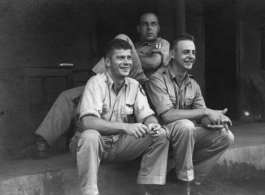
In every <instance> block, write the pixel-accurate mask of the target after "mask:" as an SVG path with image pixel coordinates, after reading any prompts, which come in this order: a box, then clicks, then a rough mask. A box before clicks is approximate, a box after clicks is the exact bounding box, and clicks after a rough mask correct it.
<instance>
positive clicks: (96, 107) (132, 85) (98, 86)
mask: <svg viewBox="0 0 265 195" xmlns="http://www.w3.org/2000/svg"><path fill="white" fill-rule="evenodd" d="M113 89H114V82H113V80H112V79H111V77H110V76H109V74H108V72H107V71H106V72H103V73H100V74H97V75H95V76H93V77H92V78H91V79H89V81H88V82H87V84H86V87H85V90H84V94H83V97H82V101H81V104H80V105H79V106H80V108H79V111H80V113H79V114H80V115H79V121H78V122H79V125H80V119H81V118H82V117H84V116H86V115H93V116H95V117H98V118H102V119H104V120H107V121H115V122H124V123H127V122H128V120H129V116H130V115H134V116H135V117H136V119H137V121H138V122H143V121H144V119H145V118H146V117H148V116H150V115H153V114H154V111H153V110H151V109H150V107H149V104H148V102H147V98H146V96H145V94H144V91H143V90H142V88H141V85H140V84H139V83H138V81H136V80H134V79H131V78H128V77H126V78H125V84H124V85H123V87H122V88H121V90H120V91H119V93H118V94H117V95H116V94H115V92H114V90H113Z"/></svg>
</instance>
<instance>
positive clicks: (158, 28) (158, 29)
mask: <svg viewBox="0 0 265 195" xmlns="http://www.w3.org/2000/svg"><path fill="white" fill-rule="evenodd" d="M159 32H160V25H159V24H158V27H157V34H158V33H159Z"/></svg>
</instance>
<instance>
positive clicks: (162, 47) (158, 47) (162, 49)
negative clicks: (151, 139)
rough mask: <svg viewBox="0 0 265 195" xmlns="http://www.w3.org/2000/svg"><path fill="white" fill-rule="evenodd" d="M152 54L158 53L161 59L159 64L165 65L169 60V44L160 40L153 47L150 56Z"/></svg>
mask: <svg viewBox="0 0 265 195" xmlns="http://www.w3.org/2000/svg"><path fill="white" fill-rule="evenodd" d="M152 53H159V54H160V55H161V57H162V63H161V64H163V65H164V64H167V63H168V62H169V60H170V56H169V43H168V42H167V41H166V40H163V39H162V40H161V42H157V43H156V44H155V46H154V48H153V49H152V50H151V51H150V54H152Z"/></svg>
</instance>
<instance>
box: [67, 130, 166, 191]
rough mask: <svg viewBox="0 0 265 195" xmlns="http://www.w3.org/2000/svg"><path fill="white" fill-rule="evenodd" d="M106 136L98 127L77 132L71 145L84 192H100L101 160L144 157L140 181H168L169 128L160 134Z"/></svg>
mask: <svg viewBox="0 0 265 195" xmlns="http://www.w3.org/2000/svg"><path fill="white" fill-rule="evenodd" d="M110 140H111V139H110V136H108V137H105V136H101V134H100V133H99V132H98V131H96V130H85V131H84V132H83V133H77V134H76V136H75V137H74V138H73V140H72V143H71V145H70V148H71V151H72V154H73V155H74V156H75V157H76V159H77V168H78V174H79V178H80V184H81V192H82V194H84V195H88V194H89V195H96V194H99V192H98V186H97V180H98V169H99V165H100V162H101V161H102V162H123V161H129V160H132V159H135V158H136V157H138V156H141V155H142V156H143V157H142V162H141V168H140V171H139V173H138V180H137V183H138V184H159V185H162V184H165V182H166V168H167V157H168V147H169V140H168V138H167V136H166V131H165V130H164V129H162V130H161V132H160V136H159V137H156V138H152V137H150V136H149V135H147V136H145V137H144V138H139V139H135V138H134V137H133V136H130V135H127V134H122V135H120V137H119V138H118V139H116V141H115V139H112V141H110Z"/></svg>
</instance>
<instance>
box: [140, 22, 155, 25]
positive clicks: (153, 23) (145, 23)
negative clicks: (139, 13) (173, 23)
mask: <svg viewBox="0 0 265 195" xmlns="http://www.w3.org/2000/svg"><path fill="white" fill-rule="evenodd" d="M156 25H157V22H152V23H151V26H156ZM142 26H148V23H147V22H143V23H142Z"/></svg>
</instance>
